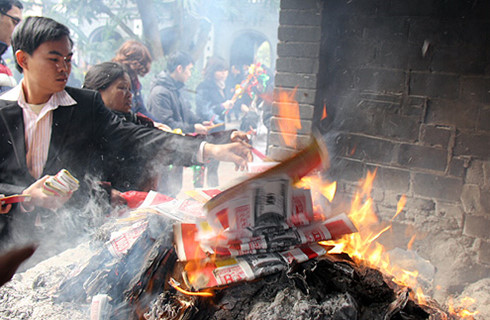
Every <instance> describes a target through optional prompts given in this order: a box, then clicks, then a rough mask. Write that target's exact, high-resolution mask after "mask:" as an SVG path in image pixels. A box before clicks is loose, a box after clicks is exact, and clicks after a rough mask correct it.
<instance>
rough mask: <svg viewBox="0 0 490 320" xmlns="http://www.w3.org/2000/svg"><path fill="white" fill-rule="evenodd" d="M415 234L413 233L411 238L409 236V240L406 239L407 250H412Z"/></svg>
mask: <svg viewBox="0 0 490 320" xmlns="http://www.w3.org/2000/svg"><path fill="white" fill-rule="evenodd" d="M415 237H416V235H413V236H412V238H410V241H408V244H407V250H412V246H413V242H414V241H415Z"/></svg>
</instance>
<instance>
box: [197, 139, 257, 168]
mask: <svg viewBox="0 0 490 320" xmlns="http://www.w3.org/2000/svg"><path fill="white" fill-rule="evenodd" d="M250 148H251V146H250V145H249V144H248V143H245V142H233V143H227V144H219V145H217V144H211V143H206V144H205V145H204V160H207V159H210V158H212V159H216V160H219V161H228V162H233V163H235V170H242V171H243V170H246V169H247V163H248V162H251V161H252V160H253V156H252V152H251V151H250Z"/></svg>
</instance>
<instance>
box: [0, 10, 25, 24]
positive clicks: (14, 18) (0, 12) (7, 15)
mask: <svg viewBox="0 0 490 320" xmlns="http://www.w3.org/2000/svg"><path fill="white" fill-rule="evenodd" d="M0 14H3V15H4V16H6V17H9V18H10V19H12V21H13V22H14V25H18V24H19V22H20V19H19V18H17V17H13V16H11V15H10V14H8V13H5V12H2V11H0Z"/></svg>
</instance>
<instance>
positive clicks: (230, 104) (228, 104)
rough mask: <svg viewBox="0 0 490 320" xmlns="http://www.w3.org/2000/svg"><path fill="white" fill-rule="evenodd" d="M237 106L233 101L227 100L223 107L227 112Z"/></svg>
mask: <svg viewBox="0 0 490 320" xmlns="http://www.w3.org/2000/svg"><path fill="white" fill-rule="evenodd" d="M234 104H235V102H234V101H233V100H226V101H225V102H223V103H222V104H221V105H222V106H223V108H225V109H226V110H230V109H231V108H233V105H234Z"/></svg>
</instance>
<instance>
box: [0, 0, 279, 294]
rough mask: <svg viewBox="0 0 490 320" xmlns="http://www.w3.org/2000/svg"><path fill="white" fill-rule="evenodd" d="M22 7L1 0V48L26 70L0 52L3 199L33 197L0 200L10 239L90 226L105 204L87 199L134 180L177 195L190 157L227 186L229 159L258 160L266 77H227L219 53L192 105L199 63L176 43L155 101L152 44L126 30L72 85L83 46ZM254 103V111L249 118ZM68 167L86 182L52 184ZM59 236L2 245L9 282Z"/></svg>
mask: <svg viewBox="0 0 490 320" xmlns="http://www.w3.org/2000/svg"><path fill="white" fill-rule="evenodd" d="M22 9H23V6H22V4H21V3H20V2H19V1H18V0H0V57H1V55H3V53H4V52H5V50H6V49H7V48H8V47H9V46H11V47H12V51H13V53H14V60H15V67H16V69H17V70H18V71H19V72H20V73H21V74H22V75H23V78H22V80H20V81H19V83H17V82H16V81H15V79H14V77H13V76H12V72H11V70H10V69H9V68H8V66H7V65H6V63H5V62H4V61H3V59H2V60H0V92H2V93H1V95H0V198H3V197H4V196H12V195H24V196H25V197H24V198H22V199H29V201H26V202H18V203H13V204H6V203H5V204H4V203H1V204H0V208H1V211H0V248H2V249H4V250H5V249H9V248H11V247H13V246H18V245H19V244H26V243H28V244H29V243H38V241H39V240H40V239H41V238H43V237H44V236H45V235H46V234H56V235H60V234H61V235H62V236H61V237H63V236H64V237H67V238H72V239H73V238H76V237H77V236H78V235H82V234H83V233H84V230H85V228H86V227H88V225H91V224H92V225H93V221H92V220H93V219H91V218H93V215H97V214H98V213H94V209H93V208H87V204H88V203H92V202H93V201H92V200H93V199H97V202H96V203H99V202H100V201H102V200H101V199H103V200H104V201H106V203H107V204H109V206H110V204H111V202H113V203H120V194H121V192H124V191H128V190H139V191H149V190H159V191H160V192H162V193H164V194H166V195H169V196H176V195H177V193H178V192H179V191H180V189H181V188H182V172H183V167H185V166H195V167H196V168H200V170H203V168H206V171H207V186H217V185H219V177H218V164H219V161H228V162H233V163H234V164H235V166H236V169H237V170H244V169H245V168H246V167H247V163H248V162H250V161H252V153H251V145H250V141H249V137H250V135H251V134H253V133H254V131H255V130H256V129H257V128H258V127H260V126H261V124H260V123H259V122H260V119H262V118H265V119H266V118H267V117H261V116H259V114H263V113H264V110H265V109H266V108H265V107H263V105H264V104H263V102H264V101H267V99H264V98H263V97H264V94H265V93H266V92H267V91H268V90H270V84H269V85H267V84H266V82H267V81H263V79H262V81H261V83H260V85H257V83H254V84H252V81H250V77H249V78H247V74H246V70H245V69H244V68H242V67H240V68H236V66H233V67H232V69H231V70H232V77H230V79H228V73H229V71H228V70H229V68H228V65H227V63H226V62H225V60H224V59H222V58H219V57H212V58H210V59H209V60H208V61H207V64H206V67H205V69H204V72H203V75H204V76H203V77H204V80H203V82H202V83H201V84H199V86H198V87H197V92H196V98H195V103H196V109H195V111H193V109H192V107H191V101H189V99H188V98H186V97H185V95H183V94H182V89H183V88H184V86H185V83H186V82H187V81H188V80H189V78H190V77H191V75H192V69H193V67H194V61H193V59H192V57H191V56H190V55H189V54H188V53H185V52H175V53H172V54H170V55H169V56H168V57H167V68H166V70H164V71H162V72H161V73H159V74H158V76H157V77H156V78H155V79H154V81H153V83H152V86H151V88H150V91H149V96H148V98H147V99H146V101H145V99H144V97H143V95H142V93H141V89H142V87H141V83H140V81H139V77H144V76H145V75H146V74H148V72H149V71H150V68H151V63H152V58H151V54H150V52H149V50H148V49H147V47H146V46H145V45H143V44H142V43H141V42H138V41H135V40H128V41H126V42H125V43H124V44H123V45H122V46H121V47H120V48H119V50H118V51H117V52H116V53H115V56H114V58H113V59H112V61H108V62H103V63H100V64H97V65H94V66H92V67H90V69H89V70H88V71H87V73H86V76H85V79H84V81H83V86H82V88H73V87H68V86H66V84H67V81H68V79H69V76H70V72H71V63H72V61H71V60H72V57H73V45H74V44H73V41H72V39H71V37H70V31H69V29H68V28H67V27H66V26H65V25H63V24H61V23H59V22H57V21H55V20H52V19H50V18H46V17H27V18H25V19H22ZM236 70H239V72H236ZM263 74H266V72H263ZM254 79H255V78H254ZM231 80H233V81H231ZM247 99H248V100H247ZM257 100H261V101H262V104H260V102H258V101H257ZM145 102H146V103H145ZM252 113H254V114H256V116H255V118H254V119H256V121H253V122H250V121H249V120H246V119H250V118H251V116H250V115H251V114H252ZM265 113H266V111H265ZM242 114H243V115H244V117H243V119H245V120H244V121H248V122H247V124H246V125H243V123H242V125H241V127H242V130H227V129H228V128H226V125H225V123H226V122H227V119H228V120H229V119H230V117H231V116H232V115H233V116H235V119H237V117H238V116H239V115H242ZM63 169H66V170H68V172H70V174H71V175H73V176H74V177H76V178H77V179H78V180H79V182H80V187H79V189H78V190H77V191H75V192H69V193H67V194H56V192H55V193H50V192H46V185H47V181H48V180H49V179H50V178H51V177H53V176H54V175H56V174H57V173H58V172H60V171H61V170H63ZM195 186H196V187H202V186H203V184H202V181H201V184H197V185H195ZM95 211H97V210H95ZM87 212H90V213H89V214H87ZM68 217H69V218H68ZM55 231H56V232H55ZM61 243H63V240H62V239H60V238H59V237H58V236H57V237H55V239H51V241H44V240H43V242H42V243H38V245H36V247H34V246H33V245H32V244H29V245H27V246H24V247H22V248H20V249H18V248H17V249H14V250H11V249H10V251H8V252H7V253H5V254H4V255H0V266H1V267H2V274H1V275H0V285H1V284H3V283H4V282H5V281H8V279H10V278H11V276H12V275H13V273H14V272H15V270H16V269H17V267H18V266H19V264H20V263H21V262H22V261H23V260H25V259H27V258H28V257H30V256H31V255H32V254H33V253H34V251H36V250H37V251H36V253H35V254H38V253H39V252H40V253H39V255H40V257H41V259H42V258H46V255H48V253H47V252H48V249H51V248H48V247H50V246H56V247H59V248H60V249H61V248H62V247H63V246H62V245H60V244H61ZM43 255H44V256H43ZM4 270H5V271H4Z"/></svg>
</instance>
